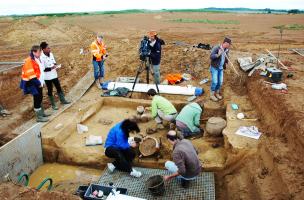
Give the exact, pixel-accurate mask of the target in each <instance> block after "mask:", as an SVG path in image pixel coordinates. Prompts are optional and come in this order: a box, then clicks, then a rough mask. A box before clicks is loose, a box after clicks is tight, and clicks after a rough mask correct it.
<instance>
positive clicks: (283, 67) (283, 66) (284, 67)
mask: <svg viewBox="0 0 304 200" xmlns="http://www.w3.org/2000/svg"><path fill="white" fill-rule="evenodd" d="M266 51H267V52H268V54H270V55H271V56H272V57H273V58H275V59H276V60H277V61H278V63H279V64H280V65H281V66H282V69H285V70H287V69H288V67H286V66H285V65H284V64H283V63H282V62H281V61H280V60H279V59H278V58H277V57H275V56H274V55H273V54H272V53H271V52H270V51H269V50H268V49H266Z"/></svg>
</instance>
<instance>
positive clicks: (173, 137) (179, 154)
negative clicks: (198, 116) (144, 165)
mask: <svg viewBox="0 0 304 200" xmlns="http://www.w3.org/2000/svg"><path fill="white" fill-rule="evenodd" d="M167 139H168V141H169V142H170V144H172V145H173V155H172V157H173V162H172V161H167V162H166V163H165V168H166V169H167V170H168V171H169V172H170V173H171V175H169V176H164V180H165V181H168V180H170V179H172V178H174V177H177V178H178V179H180V180H181V184H182V187H184V188H188V187H189V184H190V181H191V180H194V179H195V178H196V177H197V176H198V175H199V174H200V172H201V170H202V165H201V162H200V161H199V158H198V155H197V151H196V149H195V148H194V146H193V145H192V143H191V142H190V141H189V140H186V139H180V138H179V137H178V136H177V134H176V132H175V131H173V130H171V131H169V132H168V133H167Z"/></svg>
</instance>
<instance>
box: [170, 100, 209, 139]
mask: <svg viewBox="0 0 304 200" xmlns="http://www.w3.org/2000/svg"><path fill="white" fill-rule="evenodd" d="M203 111H204V102H203V101H201V100H199V101H197V102H192V103H189V104H187V105H186V106H185V107H183V109H182V110H181V111H180V112H179V114H178V115H177V117H176V128H177V129H178V130H179V131H181V132H182V134H183V136H184V138H188V137H192V136H199V135H202V134H203V133H204V130H203V129H201V128H200V119H201V115H202V113H203Z"/></svg>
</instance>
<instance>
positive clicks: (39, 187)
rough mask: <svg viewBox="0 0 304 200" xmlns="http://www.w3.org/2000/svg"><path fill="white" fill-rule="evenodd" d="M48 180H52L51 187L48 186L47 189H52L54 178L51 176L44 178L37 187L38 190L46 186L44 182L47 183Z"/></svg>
mask: <svg viewBox="0 0 304 200" xmlns="http://www.w3.org/2000/svg"><path fill="white" fill-rule="evenodd" d="M47 181H49V182H50V183H49V187H48V188H47V190H48V191H50V190H51V189H52V187H53V180H52V179H51V178H46V179H44V180H43V181H42V182H41V183H40V184H39V185H38V187H37V188H36V190H40V189H41V188H42V187H43V186H44V184H45V183H46V182H47Z"/></svg>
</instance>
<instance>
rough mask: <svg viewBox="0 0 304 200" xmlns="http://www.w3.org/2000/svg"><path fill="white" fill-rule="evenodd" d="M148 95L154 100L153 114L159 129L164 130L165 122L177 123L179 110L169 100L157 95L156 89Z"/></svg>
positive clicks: (152, 104) (152, 103)
mask: <svg viewBox="0 0 304 200" xmlns="http://www.w3.org/2000/svg"><path fill="white" fill-rule="evenodd" d="M147 95H148V96H149V98H151V99H152V102H151V112H152V117H153V118H154V119H155V121H156V123H157V128H158V129H163V128H164V125H163V121H168V122H171V123H172V122H174V121H175V118H176V116H177V110H176V108H175V107H174V105H173V104H172V103H171V102H170V101H169V100H168V99H166V98H164V97H162V96H159V95H157V93H156V91H155V90H154V89H149V90H148V92H147Z"/></svg>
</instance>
